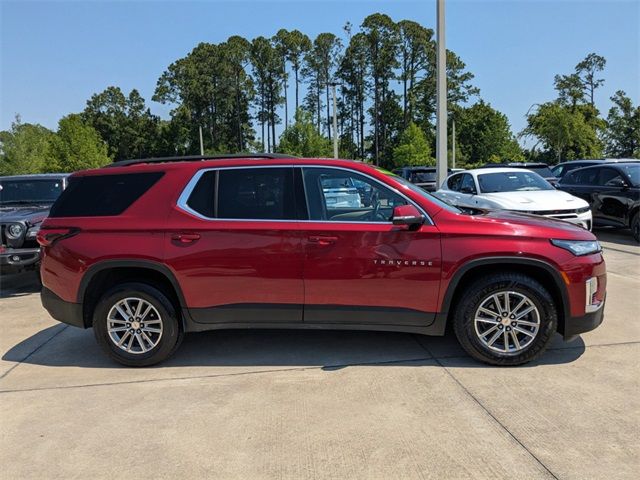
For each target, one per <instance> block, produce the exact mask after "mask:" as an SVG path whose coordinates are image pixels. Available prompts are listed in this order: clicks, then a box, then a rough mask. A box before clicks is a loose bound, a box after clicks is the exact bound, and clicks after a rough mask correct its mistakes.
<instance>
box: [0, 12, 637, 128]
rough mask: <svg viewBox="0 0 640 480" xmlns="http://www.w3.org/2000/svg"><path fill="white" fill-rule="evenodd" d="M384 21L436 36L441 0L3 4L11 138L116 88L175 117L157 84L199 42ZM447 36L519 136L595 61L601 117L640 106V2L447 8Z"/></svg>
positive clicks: (4, 105) (0, 72) (1, 87)
mask: <svg viewBox="0 0 640 480" xmlns="http://www.w3.org/2000/svg"><path fill="white" fill-rule="evenodd" d="M374 12H382V13H386V14H388V15H389V16H390V17H391V18H392V19H393V20H394V21H399V20H402V19H409V20H414V21H417V22H420V23H421V24H422V25H424V26H427V27H430V28H433V29H435V22H436V2H435V0H422V1H415V0H414V1H404V0H395V1H372V0H362V1H359V0H342V1H333V0H324V1H312V0H309V1H307V0H297V1H274V0H269V1H267V0H257V1H256V0H254V1H213V0H211V1H204V0H201V1H182V2H176V1H158V0H156V1H136V2H131V1H119V0H112V1H90V0H85V1H56V0H51V1H29V0H21V1H7V0H0V130H5V129H8V128H10V126H11V122H12V121H13V119H14V117H15V115H16V114H20V116H21V118H22V121H23V122H29V123H39V124H42V125H44V126H46V127H48V128H52V129H55V128H56V125H57V122H58V120H59V119H60V118H61V117H62V116H64V115H66V114H68V113H72V112H79V111H82V110H83V109H84V106H85V103H86V101H87V99H88V98H89V97H90V96H91V95H92V94H94V93H97V92H100V91H102V90H103V89H105V88H106V87H108V86H110V85H116V86H119V87H121V88H122V89H123V90H124V91H125V92H129V91H130V90H131V89H133V88H137V89H138V90H139V91H140V93H141V94H142V96H143V97H145V98H146V99H147V101H148V104H149V105H150V106H151V110H152V112H154V113H155V114H158V115H160V116H162V117H163V118H167V116H168V113H169V111H170V107H169V106H165V105H160V104H158V103H155V102H152V101H151V97H152V95H153V91H154V89H155V85H156V81H157V79H158V77H159V76H160V75H161V74H162V72H163V71H164V70H165V69H166V68H167V67H168V66H169V65H170V64H171V63H172V62H173V61H175V60H177V59H178V58H181V57H183V56H185V55H186V54H187V53H189V51H191V50H192V49H193V48H194V47H195V46H196V45H197V44H198V43H200V42H211V43H217V42H221V41H224V40H226V39H227V38H228V37H229V36H231V35H241V36H244V37H247V38H254V37H257V36H259V35H263V36H267V37H269V36H272V35H273V34H275V33H276V32H277V30H278V29H280V28H286V29H289V30H291V29H298V30H301V31H302V32H304V33H306V34H307V35H309V36H310V37H312V38H313V37H314V36H315V35H317V34H318V33H321V32H333V33H335V34H337V35H343V30H342V27H343V26H344V25H345V23H346V22H351V23H352V24H353V25H354V27H356V26H359V25H360V24H361V23H362V20H363V19H364V18H365V17H366V16H367V15H369V14H372V13H374ZM445 31H446V46H447V48H449V49H451V50H453V51H454V52H456V53H457V54H458V55H459V56H460V57H461V58H462V60H463V61H464V62H465V63H466V64H467V68H468V70H470V71H471V72H472V73H474V74H475V78H474V80H473V84H474V85H475V86H477V87H479V88H480V97H481V98H482V99H483V100H485V101H486V102H489V103H490V104H491V105H492V106H493V107H494V108H497V109H498V110H500V111H501V112H503V113H505V114H506V115H507V117H508V118H509V121H510V123H511V125H512V129H513V131H514V132H515V133H517V132H519V131H520V130H522V129H523V128H524V126H525V114H526V112H527V110H528V109H529V108H530V107H531V106H532V105H533V104H535V103H543V102H545V101H549V100H552V99H554V98H555V92H554V90H553V77H554V75H555V74H557V73H562V74H566V73H571V72H572V71H573V68H574V66H575V65H576V63H578V62H579V61H580V60H582V59H583V58H584V57H585V56H586V55H587V54H588V53H590V52H596V53H598V54H599V55H602V56H604V57H605V58H606V59H607V66H606V70H605V72H604V74H603V77H604V78H605V84H604V86H603V87H602V88H600V89H599V90H598V91H597V93H596V106H597V107H598V108H599V109H600V111H601V112H603V114H605V115H606V112H607V111H608V110H609V108H610V106H611V102H610V100H609V97H610V96H611V95H613V94H614V93H615V91H616V90H624V91H626V92H627V94H628V95H629V96H630V97H631V99H632V101H633V102H634V104H636V105H637V104H638V103H640V66H639V65H640V33H639V32H640V0H623V1H616V0H598V1H584V0H583V1H577V0H561V1H531V0H529V1H524V0H506V1H484V0H466V1H463V0H446V29H445ZM292 97H293V95H290V98H292Z"/></svg>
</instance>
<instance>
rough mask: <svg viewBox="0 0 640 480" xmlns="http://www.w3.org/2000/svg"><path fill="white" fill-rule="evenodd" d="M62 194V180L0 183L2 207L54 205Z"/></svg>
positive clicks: (0, 202)
mask: <svg viewBox="0 0 640 480" xmlns="http://www.w3.org/2000/svg"><path fill="white" fill-rule="evenodd" d="M60 193H62V179H60V178H56V179H51V180H49V179H42V180H5V181H2V182H0V205H9V204H20V203H53V202H55V201H56V199H57V198H58V196H59V195H60Z"/></svg>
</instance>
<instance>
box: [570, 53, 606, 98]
mask: <svg viewBox="0 0 640 480" xmlns="http://www.w3.org/2000/svg"><path fill="white" fill-rule="evenodd" d="M606 64H607V60H606V59H605V58H604V57H602V56H600V55H597V54H595V53H590V54H589V55H587V56H586V57H585V58H584V60H582V61H581V62H580V63H578V64H577V65H576V73H577V74H578V76H579V77H580V80H581V81H582V89H583V91H584V93H585V96H586V97H587V98H588V99H589V103H590V104H591V105H594V98H593V97H594V92H595V91H596V89H597V88H599V87H601V86H602V84H603V83H604V79H602V78H596V76H597V74H598V72H602V71H603V70H604V67H605V65H606Z"/></svg>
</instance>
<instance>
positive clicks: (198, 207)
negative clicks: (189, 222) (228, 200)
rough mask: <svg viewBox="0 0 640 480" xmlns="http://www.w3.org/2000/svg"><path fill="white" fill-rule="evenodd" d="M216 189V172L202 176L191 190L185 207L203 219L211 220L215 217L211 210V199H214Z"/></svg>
mask: <svg viewBox="0 0 640 480" xmlns="http://www.w3.org/2000/svg"><path fill="white" fill-rule="evenodd" d="M215 188H216V172H215V171H213V170H212V171H209V172H205V173H203V174H202V176H201V177H200V180H198V183H197V184H196V186H195V187H194V188H193V191H192V192H191V195H189V199H188V200H187V205H188V206H189V208H191V209H193V210H195V211H196V212H198V213H200V214H201V215H204V216H205V217H209V218H213V217H214V216H215V213H214V209H213V199H214V198H215Z"/></svg>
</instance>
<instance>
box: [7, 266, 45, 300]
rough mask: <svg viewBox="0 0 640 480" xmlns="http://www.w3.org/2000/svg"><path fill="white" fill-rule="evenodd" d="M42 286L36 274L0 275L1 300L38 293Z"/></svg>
mask: <svg viewBox="0 0 640 480" xmlns="http://www.w3.org/2000/svg"><path fill="white" fill-rule="evenodd" d="M39 291H40V284H39V283H38V278H37V276H36V273H35V272H24V273H14V274H10V275H0V299H1V298H12V297H21V296H23V295H29V294H31V293H38V292H39Z"/></svg>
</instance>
